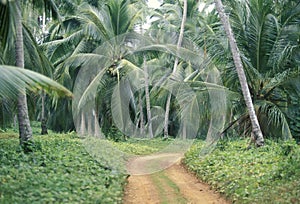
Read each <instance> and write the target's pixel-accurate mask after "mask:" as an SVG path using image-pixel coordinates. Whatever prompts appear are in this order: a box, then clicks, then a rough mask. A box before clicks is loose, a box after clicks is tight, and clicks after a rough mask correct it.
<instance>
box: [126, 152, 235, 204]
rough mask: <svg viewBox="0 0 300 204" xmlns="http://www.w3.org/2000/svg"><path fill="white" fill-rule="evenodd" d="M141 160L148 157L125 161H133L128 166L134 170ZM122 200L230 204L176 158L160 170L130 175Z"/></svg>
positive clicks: (149, 203)
mask: <svg viewBox="0 0 300 204" xmlns="http://www.w3.org/2000/svg"><path fill="white" fill-rule="evenodd" d="M168 156H170V155H163V157H164V158H165V157H168ZM156 157H157V155H156ZM143 160H144V162H145V161H148V160H149V157H148V158H146V159H138V160H134V161H131V162H129V164H128V165H129V166H131V164H132V168H131V170H134V169H135V170H136V169H137V168H138V167H139V166H143V165H145V164H144V163H143ZM164 160H165V159H164ZM173 161H174V160H173ZM173 161H172V162H173ZM169 163H170V162H169ZM169 163H168V165H169ZM159 165H162V164H161V163H160V164H159ZM123 203H124V204H155V203H157V204H160V203H164V204H179V203H180V204H181V203H182V204H185V203H189V204H213V203H214V204H229V203H230V202H228V201H226V200H225V199H224V198H222V197H221V196H220V195H219V194H218V193H216V192H214V191H212V190H210V187H209V186H208V185H207V184H204V183H201V182H200V181H199V180H198V179H197V178H196V177H195V176H194V175H193V174H191V173H189V172H188V171H187V170H186V169H185V168H184V167H183V166H182V165H181V164H180V162H179V161H177V162H173V165H171V166H169V167H168V168H166V169H164V170H163V171H159V172H156V173H153V174H144V175H142V174H141V175H131V176H130V177H129V180H128V185H127V187H126V190H125V196H124V201H123Z"/></svg>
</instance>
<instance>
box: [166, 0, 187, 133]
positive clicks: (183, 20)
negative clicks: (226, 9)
mask: <svg viewBox="0 0 300 204" xmlns="http://www.w3.org/2000/svg"><path fill="white" fill-rule="evenodd" d="M187 6H188V4H187V0H184V1H183V11H182V21H181V25H180V32H179V37H178V42H177V49H179V48H180V47H181V44H182V40H183V33H184V27H185V22H186V18H187ZM177 66H178V57H176V58H175V62H174V66H173V72H172V73H173V74H175V73H176V70H177ZM171 97H172V93H170V94H169V96H168V99H167V103H166V113H165V121H164V137H168V127H169V112H170V104H171Z"/></svg>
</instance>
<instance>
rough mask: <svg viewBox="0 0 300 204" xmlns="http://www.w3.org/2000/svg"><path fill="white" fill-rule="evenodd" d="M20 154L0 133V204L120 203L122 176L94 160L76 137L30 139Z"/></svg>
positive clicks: (12, 141)
mask: <svg viewBox="0 0 300 204" xmlns="http://www.w3.org/2000/svg"><path fill="white" fill-rule="evenodd" d="M34 142H35V143H34V144H35V146H34V148H35V151H34V152H32V153H30V154H24V153H23V151H21V149H20V147H19V143H18V138H17V134H15V133H0V163H1V167H0V203H54V202H56V203H57V202H58V203H121V199H122V195H123V186H124V184H125V180H126V175H124V174H121V173H118V172H116V171H114V170H110V169H107V168H106V167H105V166H104V165H103V164H101V162H99V161H96V160H94V158H93V157H91V156H90V155H89V154H88V153H87V151H86V150H85V148H84V146H83V145H82V143H81V141H80V139H79V138H78V137H77V136H76V134H72V133H70V134H53V133H51V134H50V135H48V136H35V139H34Z"/></svg>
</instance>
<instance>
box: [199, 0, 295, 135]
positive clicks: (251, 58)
mask: <svg viewBox="0 0 300 204" xmlns="http://www.w3.org/2000/svg"><path fill="white" fill-rule="evenodd" d="M226 4H228V7H225V8H228V10H226V11H228V13H229V15H230V22H231V27H232V30H233V32H234V33H235V37H236V42H237V45H238V47H239V51H240V55H241V61H242V64H243V66H244V70H245V74H246V76H247V79H248V86H249V89H250V94H251V98H252V102H253V103H254V108H255V111H256V114H257V116H258V120H259V123H260V126H261V129H262V132H263V134H264V135H265V136H269V137H270V136H274V137H282V138H284V139H289V138H291V131H290V127H289V124H288V123H289V121H290V119H289V117H288V113H287V110H288V109H289V106H290V105H291V104H290V101H291V97H290V96H292V95H293V96H295V95H298V94H299V91H295V90H297V88H296V87H297V86H298V85H297V83H295V82H296V81H297V80H295V78H297V77H299V72H298V71H297V67H298V62H297V57H296V56H297V55H296V54H295V53H297V50H298V49H299V45H298V43H297V39H298V37H295V33H296V30H297V27H298V24H297V23H296V22H297V21H299V10H298V9H299V4H298V2H294V1H289V2H281V3H278V4H276V5H274V4H273V1H265V2H264V4H261V3H260V1H257V0H250V1H245V2H241V3H239V4H236V2H235V1H226ZM275 6H276V8H275ZM229 8H230V9H229ZM286 8H289V9H286ZM278 11H281V12H278ZM284 11H285V12H284ZM209 16H210V19H211V20H212V21H211V20H210V23H207V25H210V27H209V29H207V31H209V35H206V39H205V41H203V40H201V41H199V44H201V45H205V46H206V48H207V49H206V50H207V53H208V55H209V56H210V57H212V58H213V59H214V60H213V61H215V62H216V63H218V64H220V63H221V64H223V65H222V66H224V67H226V68H222V72H223V74H222V76H223V80H224V83H225V85H226V86H227V87H229V88H230V90H232V91H234V92H235V93H234V95H232V97H233V100H232V103H233V105H234V106H233V109H232V113H233V117H232V123H230V124H229V127H231V125H232V126H233V127H237V129H238V130H242V131H244V132H246V133H248V132H251V123H250V120H249V112H248V111H247V110H246V109H245V108H244V107H245V104H244V103H241V101H242V100H241V99H242V96H240V92H241V91H240V86H239V85H238V84H237V82H238V81H239V80H238V78H237V75H236V69H235V67H234V63H233V62H230V61H228V60H227V59H229V58H230V53H228V52H227V50H229V49H227V44H226V40H225V38H224V36H223V34H222V32H223V31H222V29H221V28H220V26H219V24H218V23H217V21H216V15H215V14H214V12H211V13H210V14H209ZM249 17H250V18H249ZM240 25H243V26H240ZM199 39H200V38H199ZM224 62H225V63H224ZM220 67H221V66H220ZM292 87H293V88H292ZM242 127H245V128H242ZM226 131H227V130H226Z"/></svg>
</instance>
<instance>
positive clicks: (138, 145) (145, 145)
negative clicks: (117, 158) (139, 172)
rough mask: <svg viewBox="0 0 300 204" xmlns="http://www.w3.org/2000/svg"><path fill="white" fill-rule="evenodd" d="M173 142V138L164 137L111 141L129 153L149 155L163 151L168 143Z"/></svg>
mask: <svg viewBox="0 0 300 204" xmlns="http://www.w3.org/2000/svg"><path fill="white" fill-rule="evenodd" d="M170 142H172V139H169V140H163V139H162V138H154V139H139V138H129V139H128V140H126V141H119V142H113V141H111V143H112V144H113V145H114V146H115V147H117V148H118V149H119V150H121V151H124V152H126V153H128V154H134V155H147V154H152V153H155V152H159V151H161V150H162V149H163V148H165V147H166V146H167V145H168V144H170Z"/></svg>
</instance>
